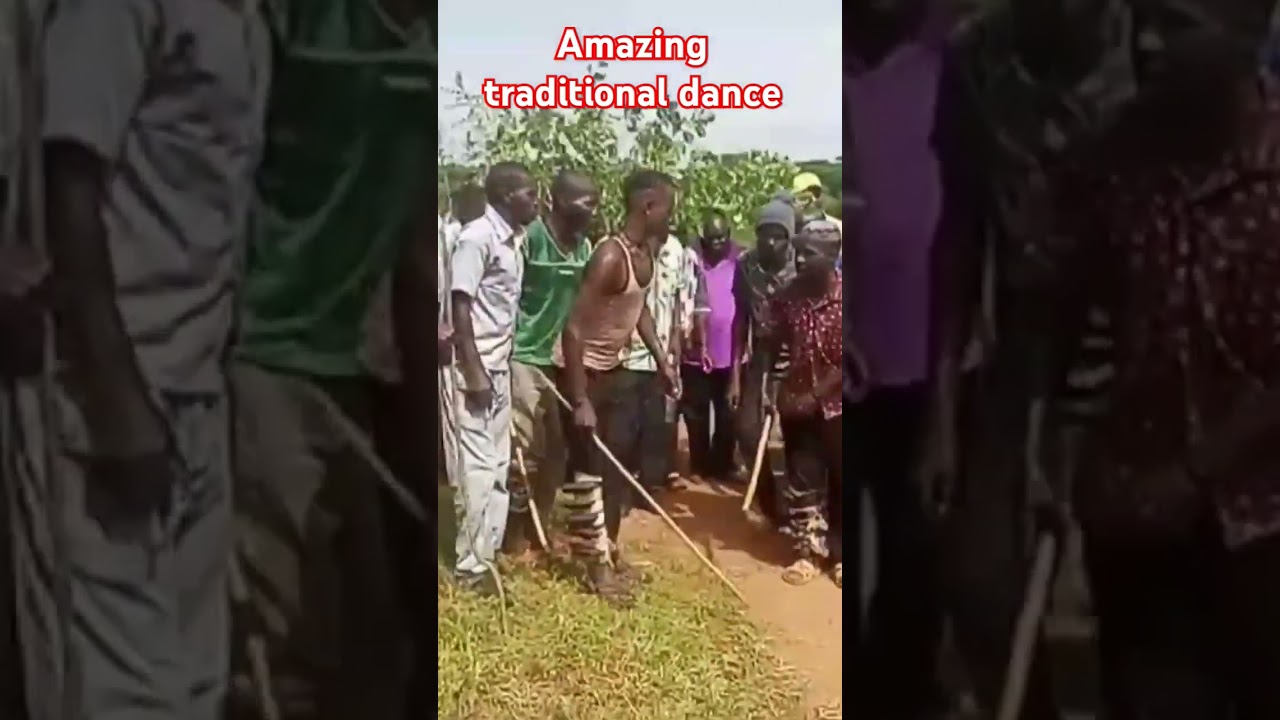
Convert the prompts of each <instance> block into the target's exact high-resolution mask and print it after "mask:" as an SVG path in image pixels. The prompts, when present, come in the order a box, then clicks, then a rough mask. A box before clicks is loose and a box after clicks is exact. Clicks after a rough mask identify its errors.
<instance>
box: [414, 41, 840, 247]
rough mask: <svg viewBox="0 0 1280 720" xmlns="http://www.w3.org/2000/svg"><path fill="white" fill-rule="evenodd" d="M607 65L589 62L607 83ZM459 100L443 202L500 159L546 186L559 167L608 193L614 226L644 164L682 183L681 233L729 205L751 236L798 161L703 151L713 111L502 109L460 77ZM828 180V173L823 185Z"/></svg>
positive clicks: (604, 218)
mask: <svg viewBox="0 0 1280 720" xmlns="http://www.w3.org/2000/svg"><path fill="white" fill-rule="evenodd" d="M606 67H607V63H600V64H598V65H596V66H593V67H589V69H588V72H591V73H592V74H593V75H594V76H595V78H596V80H597V81H601V80H603V79H604V77H605V76H604V70H605V68H606ZM447 92H448V93H449V95H450V97H451V99H452V102H453V105H454V107H456V108H459V109H461V110H463V111H464V113H465V114H464V117H463V120H462V121H461V122H460V123H459V125H458V127H456V128H451V129H447V130H446V132H450V133H457V134H458V135H461V138H460V140H461V142H460V143H454V144H456V145H460V147H461V151H460V153H459V154H457V156H451V155H447V154H446V153H445V152H444V144H443V142H442V143H441V149H440V152H439V155H438V158H437V159H438V163H439V166H440V174H439V177H440V187H439V196H440V199H441V204H442V207H443V206H444V205H445V204H446V203H447V198H448V195H449V193H450V192H451V190H453V189H456V188H457V187H458V186H459V185H461V184H464V183H468V182H476V181H478V179H479V178H480V177H482V176H483V174H484V172H485V170H486V169H487V168H488V167H489V166H490V165H492V164H493V163H496V162H501V161H517V162H521V163H524V164H525V165H526V166H528V167H529V169H530V170H531V171H532V172H533V173H534V175H535V177H537V179H538V180H539V182H540V184H541V189H542V192H543V193H544V198H545V193H546V191H547V186H548V183H549V180H550V179H551V177H552V176H553V175H554V174H555V173H556V172H557V171H558V170H560V169H564V168H568V169H576V170H581V171H583V172H586V173H589V174H590V175H591V176H593V177H594V178H595V179H596V181H597V182H598V183H599V185H600V188H601V193H602V198H601V199H602V204H601V211H600V213H599V215H598V222H599V227H598V228H596V229H595V232H596V233H598V234H604V233H607V232H611V231H614V230H616V229H617V228H619V227H620V226H621V223H622V219H623V207H622V199H621V198H620V197H619V193H620V191H621V186H622V181H623V179H624V178H625V177H626V175H627V174H628V173H629V172H631V171H632V170H634V169H636V168H640V167H647V168H652V169H655V170H661V171H663V172H666V173H669V174H671V175H672V176H673V177H675V178H676V179H677V180H678V181H679V184H680V202H679V203H678V209H677V217H676V220H675V223H676V230H677V234H678V235H679V236H680V237H681V238H684V239H688V238H690V237H693V235H694V234H696V232H697V223H698V221H699V219H700V218H701V216H702V213H703V212H704V211H706V210H709V209H713V208H714V209H718V210H722V211H723V212H724V213H725V214H726V215H727V216H728V217H729V219H730V220H731V221H732V222H733V224H734V227H735V228H736V230H737V233H736V234H735V236H736V237H739V238H740V239H743V240H753V239H754V238H753V236H752V235H751V230H752V229H753V216H754V214H755V212H756V210H757V209H758V208H759V207H760V206H761V205H763V204H764V203H765V202H767V201H768V199H769V198H770V197H772V196H773V195H774V194H775V193H777V192H778V191H779V190H781V189H783V188H785V187H787V186H788V184H789V183H790V181H791V178H792V177H793V176H794V175H795V173H797V172H798V171H799V166H798V165H796V163H794V162H792V161H791V160H789V159H787V158H785V157H782V156H780V155H778V154H776V153H771V152H765V151H753V152H747V153H735V154H733V155H719V154H716V153H712V152H708V151H706V150H703V149H700V148H699V147H698V144H699V142H700V141H701V140H702V139H703V138H705V137H706V134H707V128H708V127H709V126H710V125H711V124H712V123H713V122H715V114H714V113H711V112H709V111H705V110H697V111H688V110H683V109H680V108H678V107H676V106H674V105H673V106H672V107H669V108H665V109H662V110H656V111H640V110H623V111H604V110H599V111H597V110H575V111H571V112H566V111H551V110H536V111H535V110H495V109H492V108H489V107H487V106H486V105H485V104H484V101H483V99H482V98H481V97H480V95H479V94H478V93H475V92H472V91H470V90H469V89H468V88H467V87H466V84H465V83H464V81H463V78H462V76H461V75H457V76H455V77H454V83H453V87H452V89H450V90H448V91H447ZM825 181H826V179H825V178H824V182H825Z"/></svg>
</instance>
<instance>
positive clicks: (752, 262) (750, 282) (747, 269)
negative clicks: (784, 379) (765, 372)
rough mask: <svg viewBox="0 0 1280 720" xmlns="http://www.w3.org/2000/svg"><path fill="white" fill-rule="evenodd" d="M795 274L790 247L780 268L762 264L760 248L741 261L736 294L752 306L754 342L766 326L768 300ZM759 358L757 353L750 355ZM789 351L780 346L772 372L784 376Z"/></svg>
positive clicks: (739, 301) (745, 305)
mask: <svg viewBox="0 0 1280 720" xmlns="http://www.w3.org/2000/svg"><path fill="white" fill-rule="evenodd" d="M795 276H796V264H795V249H794V248H792V247H791V246H788V247H787V257H786V259H785V260H784V261H783V263H782V265H780V266H779V267H778V268H777V269H773V270H771V269H769V268H766V267H765V266H763V265H761V264H760V254H759V252H758V251H757V250H748V251H747V252H745V253H743V255H742V258H741V259H740V260H739V261H738V276H737V277H736V278H735V279H734V285H733V293H734V296H735V297H736V298H737V301H738V304H739V305H740V306H743V307H746V308H749V312H750V313H751V317H750V323H751V325H750V328H751V339H752V342H754V341H755V340H756V339H757V338H759V337H760V336H761V333H762V332H763V330H764V328H765V327H766V325H767V317H766V316H767V315H768V310H769V303H770V302H772V301H773V298H774V297H775V296H776V295H777V294H778V291H780V290H782V288H784V287H786V286H787V285H788V284H790V283H791V281H792V280H793V279H794V278H795ZM751 357H752V358H755V357H756V354H755V353H752V354H751ZM787 364H788V350H787V347H786V346H785V345H781V346H779V347H778V348H777V355H776V357H775V358H774V362H773V368H772V371H773V373H774V374H775V375H782V374H783V373H785V372H786V370H787Z"/></svg>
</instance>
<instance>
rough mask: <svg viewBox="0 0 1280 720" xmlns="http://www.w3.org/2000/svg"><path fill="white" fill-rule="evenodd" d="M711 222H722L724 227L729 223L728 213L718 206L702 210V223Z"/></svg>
mask: <svg viewBox="0 0 1280 720" xmlns="http://www.w3.org/2000/svg"><path fill="white" fill-rule="evenodd" d="M713 222H722V223H724V224H725V226H726V227H728V225H729V215H728V214H727V213H725V211H724V210H721V209H720V208H708V209H706V210H703V211H702V224H703V225H706V224H708V223H713Z"/></svg>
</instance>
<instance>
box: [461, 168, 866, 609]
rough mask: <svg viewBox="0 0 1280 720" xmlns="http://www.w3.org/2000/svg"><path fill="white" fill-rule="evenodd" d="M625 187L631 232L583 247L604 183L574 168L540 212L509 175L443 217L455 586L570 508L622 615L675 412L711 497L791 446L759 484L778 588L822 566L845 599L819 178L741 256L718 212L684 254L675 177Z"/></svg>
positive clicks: (825, 229) (543, 538)
mask: <svg viewBox="0 0 1280 720" xmlns="http://www.w3.org/2000/svg"><path fill="white" fill-rule="evenodd" d="M618 190H619V191H620V197H621V198H622V200H623V202H624V204H625V218H624V220H623V222H622V224H621V226H620V227H619V228H618V229H617V231H616V232H614V233H612V234H609V235H608V236H606V237H598V238H589V237H588V232H589V229H590V228H591V227H592V225H593V220H594V218H595V214H596V212H597V210H598V206H599V203H600V189H599V188H598V187H597V185H596V183H595V182H594V181H593V179H592V178H591V177H589V176H587V175H584V174H582V173H580V172H575V171H567V170H566V171H563V172H561V173H560V174H559V175H557V176H556V178H555V179H554V181H553V182H552V183H551V185H550V188H549V193H548V196H549V202H547V203H542V202H541V201H540V198H539V194H538V188H537V183H536V182H535V179H534V178H532V177H531V176H530V175H529V172H528V171H527V169H525V168H524V167H522V166H520V165H518V164H512V163H499V164H498V165H495V166H494V167H493V168H491V169H490V170H489V171H488V174H487V176H486V177H485V179H484V185H483V188H479V187H473V188H467V189H464V190H462V191H460V192H459V193H458V195H457V200H456V202H455V207H454V212H453V216H452V217H450V218H449V219H448V220H446V219H445V218H443V217H442V218H440V222H439V228H440V263H439V278H440V290H439V294H438V296H437V297H438V300H439V303H440V309H441V315H440V319H441V322H440V326H439V327H440V333H439V337H438V339H439V342H440V348H439V352H440V364H441V367H442V369H443V370H442V372H443V373H444V375H446V376H447V377H448V381H447V382H444V383H442V385H441V386H442V388H446V387H448V388H449V389H450V390H451V391H446V392H445V393H444V397H443V402H442V405H441V407H442V415H443V419H444V422H443V423H442V435H443V436H444V439H443V445H444V446H445V447H446V448H447V449H446V451H445V455H446V459H447V460H450V459H453V458H456V463H455V464H454V465H453V466H452V467H450V468H449V473H448V479H449V483H450V484H451V485H452V486H453V488H454V491H455V505H456V510H457V517H458V521H459V522H458V531H457V540H456V547H455V550H456V553H457V560H456V565H455V567H454V569H453V574H454V579H455V581H456V582H457V583H458V584H459V585H461V586H462V587H464V588H468V589H473V590H476V591H480V592H494V591H496V590H497V588H496V586H495V583H496V580H497V578H496V575H495V570H494V567H495V562H496V561H497V560H498V559H499V556H500V555H504V554H505V555H506V556H508V557H511V558H512V559H513V560H527V559H529V557H528V556H529V555H531V554H535V555H536V554H537V553H539V552H545V551H548V550H551V549H552V548H551V540H549V539H548V538H549V537H551V536H552V533H553V530H554V529H555V528H556V527H558V524H559V520H560V518H558V517H553V511H554V510H556V509H557V507H559V506H561V505H562V506H563V510H564V516H563V521H564V525H565V531H566V533H567V536H568V538H569V545H570V549H571V554H572V556H573V557H574V558H575V559H576V560H579V561H581V565H582V568H583V570H584V573H583V576H584V581H585V584H586V586H587V588H589V589H590V591H592V592H593V593H595V594H597V595H599V596H600V597H601V598H603V599H605V600H606V601H609V602H613V603H618V604H626V603H628V602H630V601H631V599H632V598H633V590H634V589H635V583H636V582H637V581H638V579H639V577H638V574H637V573H635V572H634V568H633V566H631V565H630V564H629V563H628V561H627V558H626V557H625V555H624V554H623V553H622V552H621V548H620V545H619V531H620V529H621V525H622V520H623V518H624V517H625V516H626V515H627V513H628V512H629V511H631V510H632V509H633V508H641V509H643V508H646V502H647V501H646V500H645V499H644V495H646V494H647V495H649V496H650V497H653V496H658V497H661V496H662V494H663V493H664V491H666V490H668V489H669V488H670V487H671V485H672V482H673V478H675V477H676V474H675V459H676V449H677V430H676V423H677V422H678V420H680V419H682V420H683V422H684V426H685V428H686V432H687V435H688V451H689V465H690V467H689V470H690V473H691V476H692V477H693V478H697V479H699V480H702V481H706V482H733V481H735V480H736V481H738V482H742V481H744V480H746V479H747V476H748V475H750V474H751V473H752V470H753V468H752V467H751V465H752V463H753V461H754V458H755V457H756V455H757V446H758V445H759V444H761V443H768V442H769V440H770V437H769V435H773V436H775V437H774V439H775V440H777V441H778V443H780V444H781V446H782V452H781V453H776V452H775V455H776V457H773V458H770V459H769V462H768V464H767V465H766V466H765V467H762V468H761V469H760V471H759V474H760V475H762V476H763V477H764V480H763V481H762V482H761V484H760V492H759V493H758V494H757V495H756V497H757V506H758V509H759V512H760V513H761V514H762V515H763V516H764V517H765V518H767V519H768V520H771V521H772V523H773V525H774V527H776V528H777V529H778V530H780V531H782V532H784V533H786V534H787V535H788V536H789V537H790V538H791V539H792V544H793V547H794V550H795V556H794V558H793V562H792V563H791V564H790V565H789V567H787V568H786V569H785V571H784V573H783V576H784V578H785V579H786V580H787V581H788V582H792V583H794V584H802V583H807V582H810V581H812V580H814V579H815V578H817V577H818V576H819V575H821V574H822V572H823V571H824V570H827V571H829V572H830V573H831V575H832V577H833V579H834V580H835V582H836V583H837V584H839V583H840V582H841V574H842V568H841V560H840V557H839V554H838V553H839V543H832V542H830V539H831V537H832V536H833V530H832V527H833V526H832V523H830V522H829V520H830V519H831V517H832V516H833V515H835V516H838V507H839V493H838V488H839V485H840V483H839V477H840V472H841V466H840V458H841V443H840V416H841V412H842V409H843V408H842V404H841V393H840V389H841V380H842V377H843V373H842V368H843V366H842V362H843V336H842V334H841V332H842V327H843V326H842V324H841V317H842V312H843V295H842V292H843V291H842V288H843V284H842V281H841V276H840V273H839V271H838V270H837V268H836V265H837V261H838V260H839V258H840V257H841V248H842V238H841V227H840V223H839V221H838V220H833V219H831V218H828V217H827V216H826V215H825V214H823V213H822V212H821V211H820V208H821V193H822V186H821V182H820V181H819V180H818V178H817V177H815V176H813V175H812V174H809V173H804V174H801V175H800V176H797V177H796V178H795V180H794V182H793V188H792V190H791V192H780V193H779V194H778V196H777V197H775V198H774V199H772V200H770V201H769V202H768V203H767V204H765V205H764V206H763V207H762V208H761V209H760V210H759V212H758V214H757V216H756V218H755V227H754V228H753V230H754V239H755V245H754V247H753V248H751V249H749V250H748V249H746V248H744V247H743V245H740V244H739V243H738V242H736V241H735V239H734V238H733V236H732V235H733V228H731V226H730V223H729V220H728V218H727V217H726V215H725V214H724V213H723V212H720V211H718V210H715V209H708V210H706V211H705V214H704V216H703V217H702V219H701V224H700V232H699V233H698V236H697V237H696V238H692V239H691V240H692V241H691V242H689V243H688V245H687V246H686V244H685V243H682V242H681V241H680V240H679V239H678V238H677V237H676V236H675V234H673V232H672V220H673V213H674V211H675V208H676V203H677V187H676V184H675V182H674V181H673V180H672V179H671V178H670V177H668V176H666V175H664V174H662V173H659V172H655V171H650V170H639V171H636V172H635V173H633V174H632V175H630V176H629V177H628V178H627V179H626V181H625V182H624V184H623V186H622V187H621V188H619V189H618ZM775 421H776V422H775ZM767 430H768V431H769V435H766V434H765V433H766V431H767ZM775 430H776V432H774V431H775ZM762 436H764V437H762ZM736 451H738V452H736ZM766 457H767V456H766ZM744 465H745V467H744ZM775 473H776V477H775ZM628 476H630V477H632V478H634V479H635V482H636V483H637V484H638V485H639V486H640V487H641V488H643V489H644V491H645V492H644V493H641V492H639V491H638V489H637V488H636V487H635V486H633V485H632V484H631V483H630V482H629V481H628V479H627V478H628ZM832 489H836V492H832Z"/></svg>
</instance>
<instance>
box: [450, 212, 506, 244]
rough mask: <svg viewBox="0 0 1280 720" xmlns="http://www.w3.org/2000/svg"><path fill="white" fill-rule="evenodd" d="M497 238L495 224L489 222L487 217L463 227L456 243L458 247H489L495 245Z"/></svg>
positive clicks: (477, 219)
mask: <svg viewBox="0 0 1280 720" xmlns="http://www.w3.org/2000/svg"><path fill="white" fill-rule="evenodd" d="M496 237H497V233H496V230H495V229H494V227H493V223H491V222H489V219H488V218H486V217H479V218H476V219H475V220H472V221H471V222H469V223H467V224H465V225H463V226H462V229H460V230H459V231H458V239H457V240H456V241H455V242H456V244H457V245H458V246H462V245H489V244H491V243H493V241H494V239H495V238H496Z"/></svg>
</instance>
